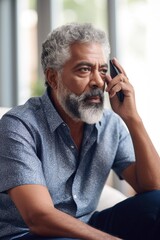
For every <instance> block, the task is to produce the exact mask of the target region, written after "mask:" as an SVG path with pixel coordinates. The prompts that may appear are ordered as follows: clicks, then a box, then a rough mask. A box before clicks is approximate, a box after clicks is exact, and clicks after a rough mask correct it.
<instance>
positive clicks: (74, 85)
mask: <svg viewBox="0 0 160 240" xmlns="http://www.w3.org/2000/svg"><path fill="white" fill-rule="evenodd" d="M65 86H66V87H67V88H68V89H69V90H70V91H71V92H73V93H75V94H77V95H80V94H82V93H83V92H85V90H86V89H87V88H88V86H89V80H88V79H82V78H80V79H79V78H70V80H69V79H68V81H66V82H65Z"/></svg>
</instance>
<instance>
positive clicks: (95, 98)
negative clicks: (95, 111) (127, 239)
mask: <svg viewBox="0 0 160 240" xmlns="http://www.w3.org/2000/svg"><path fill="white" fill-rule="evenodd" d="M87 101H89V102H91V103H100V102H101V98H100V96H91V97H89V98H88V99H87Z"/></svg>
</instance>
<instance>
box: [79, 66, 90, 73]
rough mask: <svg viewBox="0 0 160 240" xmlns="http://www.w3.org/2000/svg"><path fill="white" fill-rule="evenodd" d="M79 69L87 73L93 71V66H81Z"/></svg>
mask: <svg viewBox="0 0 160 240" xmlns="http://www.w3.org/2000/svg"><path fill="white" fill-rule="evenodd" d="M78 70H79V71H80V72H82V73H87V72H90V71H91V68H90V67H81V68H79V69H78Z"/></svg>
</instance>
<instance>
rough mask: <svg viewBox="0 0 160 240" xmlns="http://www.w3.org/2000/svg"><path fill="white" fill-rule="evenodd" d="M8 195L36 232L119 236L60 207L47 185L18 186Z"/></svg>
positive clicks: (62, 235)
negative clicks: (107, 232)
mask: <svg viewBox="0 0 160 240" xmlns="http://www.w3.org/2000/svg"><path fill="white" fill-rule="evenodd" d="M9 195H10V197H11V199H12V200H13V202H14V203H15V205H16V207H17V208H18V210H19V212H20V214H21V215H22V217H23V219H24V221H25V222H26V224H27V225H28V227H29V229H30V231H31V232H32V233H34V234H37V235H40V236H46V237H51V236H52V237H54V236H56V237H70V238H80V239H93V240H96V239H97V240H100V239H106V240H113V239H118V238H115V237H113V236H111V235H109V234H106V233H104V232H101V231H99V230H97V229H95V228H92V227H90V226H89V225H87V224H85V223H83V222H81V221H79V220H77V219H75V218H73V217H71V216H69V215H68V214H65V213H63V212H61V211H59V210H57V209H56V208H55V207H54V205H53V202H52V199H51V197H50V194H49V192H48V190H47V188H46V187H44V186H42V185H23V186H18V187H15V188H13V189H11V190H9Z"/></svg>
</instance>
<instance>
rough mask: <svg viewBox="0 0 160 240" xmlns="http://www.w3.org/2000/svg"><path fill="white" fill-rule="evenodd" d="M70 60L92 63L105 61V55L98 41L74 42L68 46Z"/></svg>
mask: <svg viewBox="0 0 160 240" xmlns="http://www.w3.org/2000/svg"><path fill="white" fill-rule="evenodd" d="M70 50H71V57H70V59H69V61H70V62H72V61H74V62H75V61H89V62H92V63H94V62H95V63H96V62H99V63H106V61H107V57H106V56H105V51H104V48H103V47H102V45H100V44H98V43H74V44H73V45H71V47H70Z"/></svg>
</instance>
